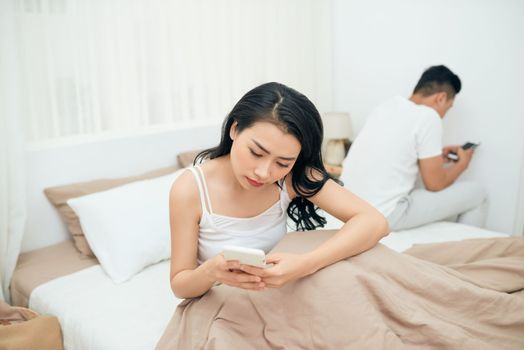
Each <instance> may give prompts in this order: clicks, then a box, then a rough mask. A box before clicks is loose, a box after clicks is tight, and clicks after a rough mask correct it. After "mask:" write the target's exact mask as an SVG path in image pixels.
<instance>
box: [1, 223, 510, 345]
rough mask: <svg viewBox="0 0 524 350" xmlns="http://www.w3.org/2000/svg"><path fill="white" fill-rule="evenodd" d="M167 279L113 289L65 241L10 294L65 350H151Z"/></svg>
mask: <svg viewBox="0 0 524 350" xmlns="http://www.w3.org/2000/svg"><path fill="white" fill-rule="evenodd" d="M335 225H336V224H335ZM506 236H507V235H504V234H501V233H497V232H492V231H489V230H484V229H479V228H475V227H470V226H466V225H462V224H456V223H450V222H439V223H434V224H429V225H426V226H423V227H419V228H416V229H412V230H406V231H400V232H393V233H391V234H390V235H389V236H387V237H385V238H384V239H383V240H382V242H383V243H384V245H386V246H388V247H390V248H392V249H393V250H396V251H398V252H401V251H403V250H405V249H407V248H409V247H411V246H412V245H413V244H414V243H429V242H442V241H451V240H461V239H469V238H488V237H506ZM42 271H45V272H46V274H45V275H43V274H42ZM168 276H169V261H163V262H160V263H157V264H155V265H152V266H150V267H148V268H146V269H145V270H143V271H142V272H140V273H139V274H137V275H136V276H135V277H134V278H133V279H131V280H130V281H128V282H126V283H123V284H115V283H113V281H112V280H111V279H110V278H109V277H108V276H107V274H106V273H105V272H104V270H103V269H102V268H101V266H100V264H98V263H97V261H96V259H95V258H91V259H86V258H85V257H83V256H82V255H81V254H79V253H78V251H77V250H76V249H75V248H74V246H73V244H72V242H71V241H66V242H62V243H59V244H56V245H53V246H51V247H47V248H42V249H39V250H35V251H32V252H28V253H24V254H23V255H22V256H21V257H20V259H19V264H18V267H17V270H16V271H15V274H14V278H13V282H12V285H11V289H12V290H13V292H14V293H13V294H17V295H20V294H21V296H19V297H18V300H19V302H18V303H19V304H22V303H23V301H24V300H27V302H28V306H29V307H30V308H31V309H33V310H35V311H37V312H39V313H41V314H48V315H56V316H57V317H58V319H59V321H60V324H61V327H62V332H63V337H64V347H65V349H78V350H95V349H96V350H105V349H107V350H109V349H111V350H114V349H137V350H138V349H153V348H154V347H155V345H156V343H157V342H158V340H159V339H160V337H161V335H162V333H163V332H164V329H165V328H166V326H167V324H168V322H169V320H170V318H171V316H172V314H173V312H174V310H175V308H176V306H177V304H178V303H179V302H180V301H181V300H179V299H177V298H176V297H175V296H174V295H173V293H172V292H171V289H170V286H169V277H168ZM130 330H133V331H132V332H130Z"/></svg>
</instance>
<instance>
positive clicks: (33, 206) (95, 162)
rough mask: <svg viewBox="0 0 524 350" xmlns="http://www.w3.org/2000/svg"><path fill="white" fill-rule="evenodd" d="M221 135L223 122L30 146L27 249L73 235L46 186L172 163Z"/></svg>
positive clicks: (24, 246)
mask: <svg viewBox="0 0 524 350" xmlns="http://www.w3.org/2000/svg"><path fill="white" fill-rule="evenodd" d="M219 140H220V125H218V124H216V125H200V126H199V125H194V126H192V127H190V128H187V127H178V128H177V129H172V130H166V129H164V130H159V131H156V132H147V131H145V132H142V133H140V134H134V135H129V134H127V135H126V134H125V133H122V134H121V135H114V134H113V135H111V136H108V137H104V136H99V137H96V138H94V139H91V138H88V137H86V138H83V137H76V138H75V139H74V141H73V139H72V140H71V141H70V142H66V143H61V144H47V145H36V146H33V147H31V148H30V149H29V150H28V151H27V154H26V171H27V181H26V182H27V203H29V207H28V215H27V224H26V231H25V235H24V240H23V242H22V252H25V251H28V250H33V249H38V248H41V247H45V246H48V245H51V244H55V243H58V242H61V241H64V240H67V239H70V235H69V234H68V233H67V229H66V227H65V224H64V222H63V221H62V220H61V219H60V217H59V215H58V211H57V210H56V209H55V208H54V207H53V206H52V205H51V204H50V203H49V201H48V200H47V198H46V197H45V195H44V193H43V189H45V188H47V187H52V186H59V185H65V184H70V183H76V182H83V181H90V180H95V179H103V178H119V177H126V176H132V175H139V174H142V173H145V172H147V171H150V170H153V169H159V168H163V167H168V166H171V165H175V164H176V155H177V154H178V153H180V152H183V151H188V150H195V149H201V148H207V147H211V146H215V145H216V144H218V141H219ZM73 142H74V143H73Z"/></svg>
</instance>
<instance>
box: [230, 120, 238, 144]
mask: <svg viewBox="0 0 524 350" xmlns="http://www.w3.org/2000/svg"><path fill="white" fill-rule="evenodd" d="M237 127H238V123H237V121H236V120H235V121H234V122H233V124H232V125H231V128H229V137H230V138H231V140H234V139H235V138H236V137H237Z"/></svg>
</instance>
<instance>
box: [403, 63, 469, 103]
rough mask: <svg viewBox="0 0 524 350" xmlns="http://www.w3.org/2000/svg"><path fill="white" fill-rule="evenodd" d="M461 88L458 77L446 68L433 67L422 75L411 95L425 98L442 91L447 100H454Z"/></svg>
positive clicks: (441, 66)
mask: <svg viewBox="0 0 524 350" xmlns="http://www.w3.org/2000/svg"><path fill="white" fill-rule="evenodd" d="M461 86H462V84H461V82H460V79H459V77H458V76H457V75H456V74H455V73H453V72H452V71H451V70H450V69H449V68H448V67H446V66H443V65H440V66H433V67H429V68H428V69H426V70H425V71H424V73H422V76H421V77H420V80H419V81H418V83H417V86H415V89H414V90H413V94H420V95H422V96H424V97H426V96H430V95H433V94H436V93H438V92H443V91H444V92H445V93H446V94H447V95H448V98H454V97H455V95H456V94H458V93H459V92H460V88H461Z"/></svg>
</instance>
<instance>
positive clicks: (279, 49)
mask: <svg viewBox="0 0 524 350" xmlns="http://www.w3.org/2000/svg"><path fill="white" fill-rule="evenodd" d="M330 3H331V2H330V1H324V0H285V1H282V0H17V1H15V4H16V9H17V13H18V17H17V24H18V27H17V42H18V43H19V44H20V49H21V58H22V59H21V62H20V64H21V68H22V71H23V86H22V87H23V89H24V99H25V100H24V104H23V105H24V111H23V112H24V116H25V118H26V122H27V125H28V130H27V136H28V139H29V141H36V140H44V139H50V138H56V137H62V136H70V135H80V134H90V133H99V132H103V131H111V130H119V131H120V130H123V129H138V128H143V127H150V126H154V125H155V126H159V125H175V124H181V123H193V122H207V121H209V122H214V123H216V122H217V121H218V120H222V119H223V118H224V116H225V115H226V113H227V112H228V111H229V110H230V109H231V108H232V106H233V103H234V102H235V101H237V100H238V99H239V98H240V97H241V96H242V94H243V93H245V92H247V90H249V89H251V88H253V87H254V86H256V85H257V84H260V83H263V82H267V81H280V82H282V83H285V84H288V85H290V86H291V87H294V88H295V89H297V90H299V91H301V92H303V93H304V94H306V95H307V96H308V97H310V98H311V99H312V100H313V102H314V103H316V104H317V106H318V107H319V109H321V110H329V109H331V107H332V101H331V99H332V97H331V96H332V94H331V85H332V60H331V56H332V55H331V5H330Z"/></svg>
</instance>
